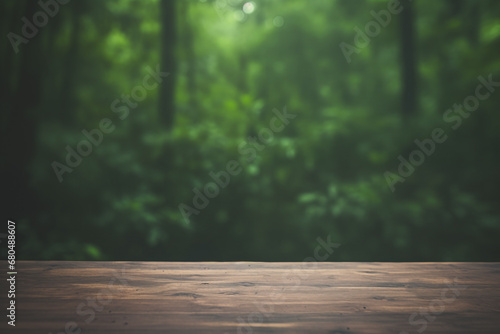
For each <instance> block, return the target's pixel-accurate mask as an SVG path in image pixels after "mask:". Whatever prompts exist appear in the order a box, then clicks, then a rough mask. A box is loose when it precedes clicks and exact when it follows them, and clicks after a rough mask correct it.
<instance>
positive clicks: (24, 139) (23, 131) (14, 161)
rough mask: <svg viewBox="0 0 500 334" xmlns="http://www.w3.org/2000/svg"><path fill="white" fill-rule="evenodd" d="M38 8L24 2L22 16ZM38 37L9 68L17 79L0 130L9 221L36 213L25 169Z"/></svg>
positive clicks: (37, 79)
mask: <svg viewBox="0 0 500 334" xmlns="http://www.w3.org/2000/svg"><path fill="white" fill-rule="evenodd" d="M38 10H39V6H38V4H37V2H36V1H28V2H27V3H26V8H25V11H24V13H23V15H24V16H26V17H29V18H31V17H33V14H34V13H35V12H37V11H38ZM40 37H41V36H35V37H34V38H32V39H31V40H30V41H29V43H27V44H25V45H22V46H23V48H22V49H20V51H19V53H18V54H16V55H14V56H13V58H15V57H19V59H17V61H18V66H15V67H14V69H13V70H12V71H14V73H13V74H14V76H15V77H16V78H17V80H16V85H15V87H14V89H13V92H12V98H9V103H8V105H7V107H6V110H5V111H4V112H6V113H7V116H6V124H7V127H6V129H5V132H2V140H1V144H0V145H1V150H0V151H1V155H2V164H1V175H2V176H4V178H5V186H6V188H5V189H4V193H5V194H6V198H7V200H6V201H5V202H6V203H4V204H7V209H8V212H6V213H8V215H9V218H10V219H13V220H15V219H17V220H28V221H33V215H32V213H33V212H37V209H36V207H37V203H38V201H37V200H36V196H35V194H34V191H33V189H32V187H31V180H30V171H29V168H30V164H31V162H32V159H33V156H34V154H35V149H36V131H37V125H38V115H37V114H36V113H35V110H36V108H37V107H38V106H39V102H40V96H41V87H42V84H41V83H42V77H43V74H42V71H43V70H44V68H45V66H44V65H45V63H44V61H43V58H44V52H43V51H44V50H43V47H42V45H43V43H42V39H41V38H40ZM11 52H14V51H12V50H11ZM11 78H12V77H11Z"/></svg>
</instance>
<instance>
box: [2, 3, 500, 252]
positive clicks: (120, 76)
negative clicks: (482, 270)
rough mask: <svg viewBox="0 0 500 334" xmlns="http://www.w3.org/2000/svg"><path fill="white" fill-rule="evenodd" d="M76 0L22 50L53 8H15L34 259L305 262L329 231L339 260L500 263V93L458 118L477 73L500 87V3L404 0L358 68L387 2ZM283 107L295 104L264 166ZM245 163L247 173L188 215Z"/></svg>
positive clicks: (10, 164)
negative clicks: (427, 143)
mask: <svg viewBox="0 0 500 334" xmlns="http://www.w3.org/2000/svg"><path fill="white" fill-rule="evenodd" d="M65 2H66V1H62V0H61V3H57V4H58V10H57V13H55V14H54V15H53V16H50V15H47V18H48V19H47V22H46V24H45V25H43V26H41V27H39V28H37V30H38V33H37V34H36V35H35V36H34V37H31V38H26V40H23V42H22V43H21V42H19V41H20V39H17V40H16V41H18V42H19V43H18V44H17V45H16V47H17V48H18V52H16V51H15V48H16V47H14V46H13V43H12V38H13V37H12V36H13V35H10V38H9V33H14V34H17V35H18V36H22V34H23V32H22V30H23V25H26V22H25V21H23V20H22V18H23V17H26V18H27V20H28V21H29V22H31V23H33V20H34V19H35V20H38V22H39V23H43V20H44V17H43V15H40V14H38V16H37V14H36V13H37V12H40V11H43V9H42V7H41V4H40V3H39V2H38V1H27V0H4V1H0V17H1V24H0V25H1V31H2V38H3V42H2V43H1V44H0V48H1V49H0V68H1V71H0V73H1V77H0V95H1V96H0V104H1V106H2V107H1V125H2V131H1V136H2V139H1V145H2V155H1V159H2V160H1V168H2V178H3V180H4V183H3V184H4V187H2V192H3V200H2V206H3V209H2V212H3V217H4V218H3V219H4V222H5V224H6V220H7V219H11V220H14V221H16V223H17V225H16V226H17V252H18V256H19V259H35V260H49V259H51V260H172V261H175V260H186V261H202V260H229V261H234V260H253V261H302V260H303V259H304V258H305V257H308V256H313V254H314V248H315V247H316V245H317V241H316V239H317V238H318V237H320V238H322V239H324V240H326V238H327V236H328V235H330V239H331V241H332V242H336V243H340V244H341V246H340V248H338V249H337V250H336V252H335V254H333V255H332V256H331V257H330V258H329V259H328V260H329V261H375V260H378V261H491V260H495V261H499V260H500V252H499V251H500V243H499V239H500V238H499V237H500V206H499V199H500V194H499V190H498V186H499V185H500V175H499V171H500V168H499V167H500V158H499V154H498V153H499V147H500V146H499V139H500V131H499V128H498V126H499V125H500V115H499V113H498V107H499V106H500V89H498V90H499V91H495V92H493V93H492V94H491V96H490V97H489V98H488V99H486V100H484V101H481V103H480V106H479V108H478V110H476V111H474V112H473V113H471V115H470V117H468V118H464V119H463V124H462V125H461V126H460V127H459V128H458V129H456V130H453V129H452V128H451V126H452V125H453V123H446V122H444V121H443V113H444V112H445V111H446V110H447V109H448V108H450V107H452V105H453V104H454V103H463V101H464V98H466V97H467V96H469V95H471V94H474V91H475V88H476V86H477V85H478V84H479V81H478V79H477V77H478V76H483V77H485V78H487V77H488V75H490V74H491V75H492V77H493V80H494V81H497V82H498V81H500V58H499V55H500V1H495V0H489V1H488V0H484V1H473V0H470V1H466V0H441V1H431V0H421V1H413V2H411V3H410V2H407V1H402V2H401V6H402V7H403V8H404V9H403V11H402V12H401V13H400V14H398V15H392V17H391V21H390V23H389V24H387V26H386V27H381V28H380V33H378V34H377V35H376V36H374V37H370V43H369V45H367V46H364V47H362V48H359V49H358V51H359V52H355V53H352V55H351V62H350V63H349V62H347V60H346V58H345V57H344V54H343V52H342V49H341V48H340V45H341V43H347V44H350V45H355V41H354V38H355V36H356V34H357V33H356V31H355V30H354V29H353V28H354V27H359V28H360V29H361V30H363V29H364V27H365V25H366V24H367V23H368V22H370V21H374V17H373V16H372V14H371V13H370V12H371V11H375V12H380V11H381V10H387V6H388V2H387V1H379V0H357V1H352V0H330V1H299V0H274V1H264V0H253V1H251V2H245V1H239V0H217V1H213V0H205V1H201V0H179V1H173V0H171V1H168V0H149V1H146V0H144V1H140V0H114V1H102V0H86V1H82V0H73V1H69V2H67V3H65ZM41 3H44V4H46V3H52V12H54V10H55V9H54V8H55V7H54V6H53V3H55V1H51V0H42V1H41ZM49 10H50V8H49ZM34 15H35V18H34ZM24 30H26V31H25V32H27V33H28V34H29V33H30V31H29V29H28V28H25V29H24ZM361 42H362V41H361ZM157 66H160V69H161V71H163V72H168V73H169V75H168V76H165V77H163V78H162V82H161V83H160V84H158V85H157V87H156V88H154V89H149V90H147V91H146V93H147V96H146V97H145V98H144V99H143V100H141V101H135V102H134V101H133V100H132V101H131V102H130V104H125V102H122V101H121V100H120V99H122V98H123V96H127V95H130V94H131V92H134V89H135V87H138V86H143V82H144V78H145V77H147V75H148V73H150V71H151V70H153V71H155V70H156V69H157ZM149 83H150V84H153V83H154V80H150V81H149ZM135 92H136V93H137V94H138V93H140V92H141V91H140V89H136V90H135ZM142 92H143V91H142ZM137 94H136V95H137ZM117 99H118V101H119V103H116V102H115V103H114V101H116V100H117ZM120 108H121V109H120ZM116 109H118V110H119V112H117V110H116ZM127 110H128V111H127ZM283 110H286V111H287V112H288V113H290V114H293V115H296V117H295V118H293V119H290V120H289V124H287V125H286V126H284V128H283V130H282V131H280V132H276V133H274V139H273V140H272V141H269V142H268V143H266V144H265V145H262V143H260V144H259V145H262V146H263V147H264V149H262V150H261V151H258V149H260V148H262V147H261V146H255V145H254V146H253V147H254V148H255V152H256V154H255V159H247V156H246V155H243V154H242V152H241V145H246V144H244V143H245V142H247V144H248V145H249V146H247V147H246V148H247V149H248V148H249V147H252V145H251V143H250V142H248V137H249V136H250V137H252V136H258V134H259V133H261V132H262V131H263V130H262V129H265V128H269V126H270V121H271V120H272V119H273V117H274V116H275V113H276V112H277V111H279V112H282V111H283ZM273 111H274V112H273ZM127 112H128V114H127ZM106 118H108V119H110V120H111V121H112V124H113V126H114V130H113V131H112V132H111V133H105V134H103V137H102V142H101V143H100V145H94V146H93V148H92V153H91V154H89V155H88V156H86V157H83V158H82V161H81V163H80V164H79V165H78V166H77V167H75V168H72V171H71V173H70V172H65V173H64V174H63V175H62V178H63V181H62V182H59V180H58V177H57V175H56V172H55V171H54V166H53V162H54V161H57V162H59V163H61V164H64V165H66V160H65V159H66V155H67V150H66V148H67V146H68V145H69V146H70V147H71V148H73V149H75V150H77V145H78V143H79V142H81V141H82V140H86V139H87V138H86V137H85V135H84V134H83V133H82V130H87V131H91V130H93V129H99V126H100V124H101V121H102V120H103V119H106ZM437 127H439V128H443V129H444V130H445V132H446V134H447V135H448V139H447V140H446V141H445V142H444V143H442V144H437V145H436V151H435V153H434V154H433V155H431V156H429V157H426V159H425V162H424V163H423V164H422V165H421V166H419V167H416V168H415V172H414V173H413V174H412V175H411V176H409V177H408V178H407V179H406V181H405V182H404V183H396V185H395V191H394V192H392V191H391V190H390V187H389V186H388V183H387V181H386V178H385V176H384V173H385V172H386V171H390V172H392V173H395V174H397V168H398V165H399V163H400V162H399V160H398V156H399V155H402V156H403V157H405V158H408V155H409V154H410V152H412V151H413V150H414V149H415V148H416V146H415V144H414V140H415V139H419V140H423V139H425V138H430V136H431V132H432V130H433V129H435V128H437ZM242 143H243V144H242ZM83 149H85V148H83ZM231 160H236V161H239V162H240V164H241V166H242V168H243V169H242V171H241V173H239V174H238V175H234V176H231V179H230V183H229V185H228V186H227V187H225V188H223V189H220V193H219V194H218V196H215V197H214V198H212V199H209V204H208V205H207V206H206V208H203V209H202V210H199V213H198V214H192V215H191V216H190V217H189V221H188V220H186V219H184V217H183V215H182V214H181V211H180V210H179V205H180V204H182V203H184V204H185V205H186V206H190V207H194V206H193V197H194V196H195V194H194V192H193V189H199V190H200V191H203V189H204V187H205V185H206V184H207V183H209V182H212V181H213V180H212V177H211V176H210V172H213V173H218V172H219V171H222V170H225V169H226V165H227V163H228V162H229V161H231ZM212 190H213V189H212ZM4 226H6V225H4ZM5 231H6V228H5V230H4V228H3V227H2V230H1V231H0V232H2V233H3V232H5ZM5 244H6V243H5V242H3V243H2V245H1V246H2V247H5ZM2 254H7V253H6V251H2ZM2 256H4V255H2Z"/></svg>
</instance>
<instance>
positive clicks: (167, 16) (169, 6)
mask: <svg viewBox="0 0 500 334" xmlns="http://www.w3.org/2000/svg"><path fill="white" fill-rule="evenodd" d="M175 8H176V0H161V1H160V15H161V24H162V26H161V60H160V71H162V72H168V73H170V75H169V76H168V77H167V78H164V80H163V82H162V83H161V84H160V88H159V115H160V120H161V121H162V122H163V123H164V124H165V126H166V127H167V129H171V128H172V126H173V120H174V108H175V103H174V102H175V101H174V96H175V94H174V93H175V80H174V78H175V76H174V74H173V72H174V70H175V69H174V67H175V52H174V49H175V40H176V20H175V17H176V15H175V14H176V12H175Z"/></svg>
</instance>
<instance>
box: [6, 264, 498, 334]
mask: <svg viewBox="0 0 500 334" xmlns="http://www.w3.org/2000/svg"><path fill="white" fill-rule="evenodd" d="M1 263H2V264H4V268H7V264H6V262H5V261H2V262H1ZM16 269H17V275H16V278H15V279H16V282H15V288H16V298H15V302H16V304H15V306H16V322H15V324H16V326H15V327H12V326H10V325H8V324H7V321H9V319H8V318H6V316H5V314H6V312H8V311H6V307H5V306H6V305H7V303H8V302H7V301H6V298H5V296H6V292H7V290H8V289H9V286H8V285H7V281H6V280H5V279H3V280H1V281H2V283H0V286H1V295H2V305H1V306H2V307H1V308H2V309H3V310H4V311H3V312H4V315H2V319H3V320H2V322H1V324H0V332H1V333H44V334H45V333H53V334H60V333H75V334H78V333H96V334H101V333H102V334H104V333H107V334H108V333H145V334H148V333H330V334H334V333H353V334H354V333H384V334H389V333H395V334H402V333H404V334H406V333H424V332H425V333H471V334H472V333H474V334H477V333H492V334H493V333H495V334H498V333H500V263H353V262H323V263H274V262H273V263H262V262H63V261H50V262H45V261H41V262H40V261H21V262H18V263H17V268H16ZM6 271H7V270H6Z"/></svg>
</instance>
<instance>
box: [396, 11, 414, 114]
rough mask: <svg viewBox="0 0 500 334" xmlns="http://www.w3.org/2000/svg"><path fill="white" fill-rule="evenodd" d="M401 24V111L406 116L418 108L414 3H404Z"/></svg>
mask: <svg viewBox="0 0 500 334" xmlns="http://www.w3.org/2000/svg"><path fill="white" fill-rule="evenodd" d="M400 25H401V81H402V91H401V111H402V114H403V115H404V116H411V115H414V114H415V111H416V110H417V98H416V90H417V84H416V79H417V77H416V69H415V28H414V14H413V5H412V3H411V2H409V1H407V2H405V3H404V8H403V11H402V12H401V17H400Z"/></svg>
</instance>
